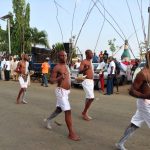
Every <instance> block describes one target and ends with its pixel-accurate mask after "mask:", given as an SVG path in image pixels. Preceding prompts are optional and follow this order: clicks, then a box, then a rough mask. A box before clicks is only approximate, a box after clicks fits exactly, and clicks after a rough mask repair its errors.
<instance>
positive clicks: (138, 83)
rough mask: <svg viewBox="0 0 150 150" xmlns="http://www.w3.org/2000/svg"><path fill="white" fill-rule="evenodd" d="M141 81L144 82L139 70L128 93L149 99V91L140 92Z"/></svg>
mask: <svg viewBox="0 0 150 150" xmlns="http://www.w3.org/2000/svg"><path fill="white" fill-rule="evenodd" d="M143 82H144V78H143V73H142V72H141V71H140V72H139V73H138V74H137V76H136V78H135V80H134V82H133V84H132V86H131V88H130V90H129V94H130V95H131V96H133V97H136V98H143V99H150V93H149V94H144V93H141V88H142V84H143Z"/></svg>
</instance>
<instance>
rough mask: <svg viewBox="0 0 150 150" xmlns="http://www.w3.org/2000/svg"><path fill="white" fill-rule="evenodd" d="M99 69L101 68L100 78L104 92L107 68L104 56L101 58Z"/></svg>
mask: <svg viewBox="0 0 150 150" xmlns="http://www.w3.org/2000/svg"><path fill="white" fill-rule="evenodd" d="M97 70H99V80H100V84H101V91H102V92H103V93H104V83H105V80H104V70H105V62H104V60H103V57H101V58H100V63H99V65H98V67H97Z"/></svg>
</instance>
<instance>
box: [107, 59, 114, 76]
mask: <svg viewBox="0 0 150 150" xmlns="http://www.w3.org/2000/svg"><path fill="white" fill-rule="evenodd" d="M111 67H113V70H112V74H115V70H116V65H115V63H114V61H111V62H110V63H109V66H108V69H107V72H108V74H110V73H111Z"/></svg>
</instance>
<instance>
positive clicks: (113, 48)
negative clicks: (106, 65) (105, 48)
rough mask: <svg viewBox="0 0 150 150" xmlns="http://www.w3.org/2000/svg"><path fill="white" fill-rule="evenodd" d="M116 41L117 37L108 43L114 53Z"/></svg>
mask: <svg viewBox="0 0 150 150" xmlns="http://www.w3.org/2000/svg"><path fill="white" fill-rule="evenodd" d="M115 41H116V39H115V38H114V39H113V40H108V45H109V48H110V51H111V52H112V54H113V53H114V52H115V51H116V46H115Z"/></svg>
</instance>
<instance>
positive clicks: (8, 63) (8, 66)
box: [5, 60, 10, 71]
mask: <svg viewBox="0 0 150 150" xmlns="http://www.w3.org/2000/svg"><path fill="white" fill-rule="evenodd" d="M5 66H6V70H8V71H9V70H10V61H9V60H7V61H6V62H5Z"/></svg>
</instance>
